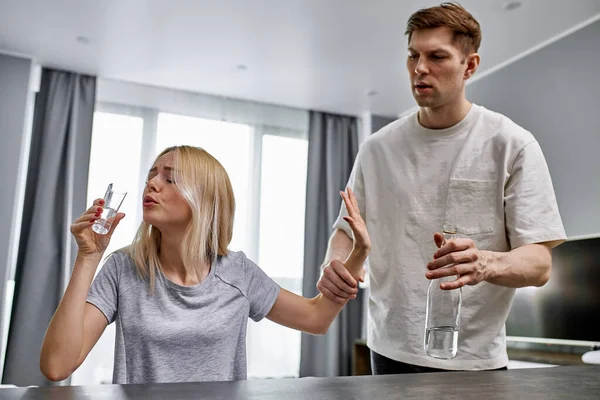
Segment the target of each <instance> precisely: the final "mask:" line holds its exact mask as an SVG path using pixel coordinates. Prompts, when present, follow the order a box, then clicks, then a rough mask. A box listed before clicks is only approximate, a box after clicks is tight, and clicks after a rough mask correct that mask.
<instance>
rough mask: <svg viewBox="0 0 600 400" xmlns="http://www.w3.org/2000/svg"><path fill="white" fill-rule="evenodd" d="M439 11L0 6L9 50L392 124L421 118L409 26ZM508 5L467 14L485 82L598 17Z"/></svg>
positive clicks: (292, 2) (24, 2)
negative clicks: (413, 17)
mask: <svg viewBox="0 0 600 400" xmlns="http://www.w3.org/2000/svg"><path fill="white" fill-rule="evenodd" d="M438 3H439V2H432V1H420V0H415V1H400V0H254V1H248V0H213V1H206V0H169V1H167V0H102V1H92V0H52V1H48V0H0V49H4V50H7V51H9V52H14V53H17V54H24V55H30V56H33V57H34V58H35V60H36V61H37V62H38V63H40V64H41V65H43V66H49V67H55V68H62V69H68V70H72V71H77V72H82V73H88V74H94V75H97V76H100V77H103V78H110V79H116V80H124V81H129V82H136V83H143V84H150V85H156V86H164V87H169V88H176V89H183V90H189V91H195V92H202V93H208V94H217V95H220V96H228V97H234V98H239V99H249V100H255V101H261V102H267V103H274V104H283V105H288V106H294V107H301V108H309V109H316V110H322V111H329V112H337V113H344V114H354V115H359V114H362V113H364V112H371V113H373V114H378V115H384V116H395V115H398V114H399V113H401V112H402V111H405V110H407V109H410V108H412V107H413V106H414V101H413V99H412V96H411V94H410V89H409V86H408V78H407V73H406V71H405V69H404V60H405V56H406V50H405V49H406V38H405V37H404V28H405V23H406V20H407V18H408V16H409V15H410V14H411V13H412V12H414V11H416V10H417V9H419V8H422V7H427V6H430V5H434V4H438ZM506 3H507V1H499V0H485V1H482V0H463V1H462V2H461V4H462V5H464V6H465V7H466V8H467V9H468V10H469V11H471V13H472V14H473V15H474V16H475V17H476V18H477V19H478V20H479V22H480V24H481V25H482V31H483V42H482V47H481V49H480V54H481V57H482V63H481V66H480V69H479V72H478V73H477V75H478V76H480V77H482V76H485V74H486V73H489V72H490V71H493V70H494V69H496V68H498V66H499V65H502V64H503V63H506V62H507V60H510V59H512V58H514V57H519V56H520V55H522V54H523V53H524V52H528V51H529V50H530V49H532V48H534V47H536V46H539V45H540V44H542V43H544V42H546V41H548V40H551V39H552V38H555V37H556V36H557V35H562V34H564V32H566V31H568V30H571V29H573V28H574V27H576V26H578V25H581V24H583V23H584V22H585V21H590V20H592V19H593V18H596V17H597V16H598V15H599V14H600V0H571V1H565V0H523V1H522V6H521V7H519V8H517V9H515V10H513V11H505V10H504V6H505V4H506ZM78 38H79V39H78ZM477 75H476V76H477ZM370 91H375V92H376V94H375V95H369V94H368V93H369V92H370Z"/></svg>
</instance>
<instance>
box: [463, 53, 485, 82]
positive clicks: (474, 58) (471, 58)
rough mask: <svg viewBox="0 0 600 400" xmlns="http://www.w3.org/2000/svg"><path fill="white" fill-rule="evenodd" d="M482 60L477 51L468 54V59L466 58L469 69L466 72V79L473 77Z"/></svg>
mask: <svg viewBox="0 0 600 400" xmlns="http://www.w3.org/2000/svg"><path fill="white" fill-rule="evenodd" d="M480 61H481V58H480V57H479V54H477V53H471V54H469V55H468V56H467V59H466V64H467V69H466V70H465V74H464V79H465V80H467V79H469V78H470V77H472V76H473V74H474V73H475V71H477V68H479V62H480Z"/></svg>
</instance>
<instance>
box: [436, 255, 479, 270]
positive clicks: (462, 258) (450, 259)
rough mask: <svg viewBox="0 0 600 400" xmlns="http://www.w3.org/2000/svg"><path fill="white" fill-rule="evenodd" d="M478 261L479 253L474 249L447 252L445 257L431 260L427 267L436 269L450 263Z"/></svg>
mask: <svg viewBox="0 0 600 400" xmlns="http://www.w3.org/2000/svg"><path fill="white" fill-rule="evenodd" d="M474 261H477V253H476V252H474V251H458V252H455V253H450V254H446V255H445V256H443V257H440V258H437V259H435V260H432V261H429V262H428V263H427V269H429V270H435V269H438V268H442V267H445V266H448V265H450V264H461V263H472V262H474Z"/></svg>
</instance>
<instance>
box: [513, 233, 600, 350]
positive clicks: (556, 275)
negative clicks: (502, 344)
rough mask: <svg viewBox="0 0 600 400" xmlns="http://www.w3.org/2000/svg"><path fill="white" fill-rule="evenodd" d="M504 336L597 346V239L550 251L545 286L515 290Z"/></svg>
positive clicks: (599, 317)
mask: <svg viewBox="0 0 600 400" xmlns="http://www.w3.org/2000/svg"><path fill="white" fill-rule="evenodd" d="M506 333H507V335H508V336H519V337H526V338H539V339H562V340H569V341H571V340H578V341H591V342H600V238H592V239H581V240H570V241H567V242H565V243H563V244H561V245H560V246H558V247H556V248H554V249H553V250H552V275H551V277H550V280H549V282H548V283H547V284H546V285H545V286H543V287H541V288H536V287H527V288H520V289H517V292H516V295H515V298H514V301H513V305H512V308H511V311H510V314H509V316H508V320H507V322H506Z"/></svg>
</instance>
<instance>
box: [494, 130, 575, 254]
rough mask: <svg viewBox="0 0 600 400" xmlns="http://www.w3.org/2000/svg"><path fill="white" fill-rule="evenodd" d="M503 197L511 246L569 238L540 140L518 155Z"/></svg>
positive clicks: (526, 147)
mask: <svg viewBox="0 0 600 400" xmlns="http://www.w3.org/2000/svg"><path fill="white" fill-rule="evenodd" d="M504 200H505V209H504V210H505V219H506V230H507V234H508V238H509V241H510V245H511V248H513V249H514V248H516V247H519V246H523V245H526V244H531V243H540V242H548V241H559V242H560V241H564V240H565V239H566V234H565V230H564V227H563V224H562V220H561V217H560V213H559V210H558V204H557V202H556V197H555V194H554V188H553V185H552V180H551V177H550V172H549V170H548V166H547V164H546V160H545V158H544V155H543V153H542V149H541V148H540V146H539V144H538V142H536V141H534V142H531V143H529V144H527V145H526V146H525V147H523V148H522V149H521V151H519V153H518V154H517V156H516V157H515V160H514V162H513V166H512V168H511V176H510V178H509V180H508V182H507V185H506V190H505V198H504Z"/></svg>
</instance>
